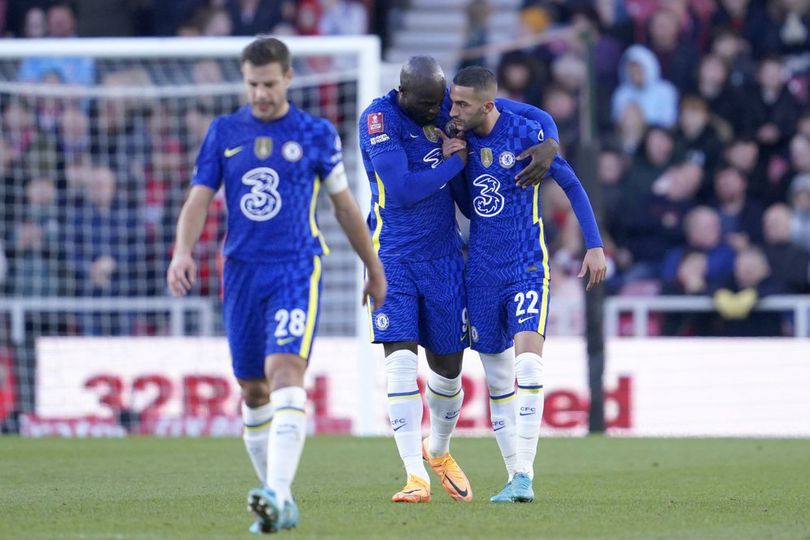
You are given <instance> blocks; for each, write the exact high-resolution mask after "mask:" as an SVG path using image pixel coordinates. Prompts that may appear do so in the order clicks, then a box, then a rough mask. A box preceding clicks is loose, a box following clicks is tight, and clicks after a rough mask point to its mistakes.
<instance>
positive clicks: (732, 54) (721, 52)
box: [711, 28, 757, 88]
mask: <svg viewBox="0 0 810 540" xmlns="http://www.w3.org/2000/svg"><path fill="white" fill-rule="evenodd" d="M711 54H712V55H714V56H717V57H719V58H720V59H722V60H723V62H725V64H726V66H727V67H728V68H729V77H728V81H729V84H730V85H731V86H732V87H734V88H744V87H747V86H749V85H751V84H753V83H754V81H755V80H756V71H757V66H756V63H755V62H754V60H753V59H752V58H751V46H750V45H749V44H748V43H747V42H746V41H745V40H744V39H742V38H741V37H740V36H738V35H737V34H736V33H735V32H734V31H733V30H731V29H730V28H721V29H720V30H719V31H717V32H716V33H715V35H714V38H713V39H712V46H711Z"/></svg>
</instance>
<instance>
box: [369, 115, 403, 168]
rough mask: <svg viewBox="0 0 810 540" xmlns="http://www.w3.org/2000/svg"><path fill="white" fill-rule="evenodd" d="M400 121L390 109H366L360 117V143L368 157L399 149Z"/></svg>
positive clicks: (400, 146)
mask: <svg viewBox="0 0 810 540" xmlns="http://www.w3.org/2000/svg"><path fill="white" fill-rule="evenodd" d="M400 131H401V127H400V123H399V119H398V118H397V115H396V114H395V113H394V112H393V111H391V110H390V109H388V110H386V109H377V110H373V109H366V111H365V113H364V114H363V115H362V116H361V118H360V126H359V133H360V145H361V146H362V148H363V150H364V151H365V152H366V153H367V154H368V156H369V157H371V158H373V157H375V156H379V155H380V154H385V153H386V152H391V151H394V150H400V149H401V148H402V145H401V143H400Z"/></svg>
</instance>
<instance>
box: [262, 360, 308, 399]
mask: <svg viewBox="0 0 810 540" xmlns="http://www.w3.org/2000/svg"><path fill="white" fill-rule="evenodd" d="M306 368H307V363H306V360H304V359H303V358H301V357H300V356H296V355H292V354H278V355H273V356H270V357H268V359H267V370H266V371H267V380H268V381H269V384H270V391H271V392H272V391H274V390H276V389H278V388H284V387H286V386H303V385H304V373H305V372H306Z"/></svg>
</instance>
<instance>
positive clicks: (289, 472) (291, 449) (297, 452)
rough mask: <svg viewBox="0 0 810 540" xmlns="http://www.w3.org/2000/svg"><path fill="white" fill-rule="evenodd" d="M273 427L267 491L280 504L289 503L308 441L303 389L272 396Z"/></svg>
mask: <svg viewBox="0 0 810 540" xmlns="http://www.w3.org/2000/svg"><path fill="white" fill-rule="evenodd" d="M270 403H272V404H273V423H272V424H271V426H270V439H269V441H268V445H267V446H268V456H267V481H266V483H267V487H269V488H270V489H272V490H273V491H275V492H276V496H277V497H278V501H279V503H280V504H284V501H287V500H290V499H291V498H292V494H291V493H290V486H291V485H292V482H293V479H294V478H295V473H296V471H297V470H298V462H299V460H300V459H301V452H302V451H303V450H304V439H305V437H306V413H305V409H304V407H305V406H306V403H307V392H306V390H304V389H303V388H301V387H300V386H287V387H284V388H279V389H278V390H276V391H274V392H273V393H272V394H270Z"/></svg>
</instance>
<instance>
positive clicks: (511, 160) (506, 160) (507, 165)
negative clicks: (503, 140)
mask: <svg viewBox="0 0 810 540" xmlns="http://www.w3.org/2000/svg"><path fill="white" fill-rule="evenodd" d="M498 164H499V165H500V166H501V167H503V168H504V169H511V168H512V167H514V166H515V154H513V153H512V152H508V151H507V152H501V155H500V156H498Z"/></svg>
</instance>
